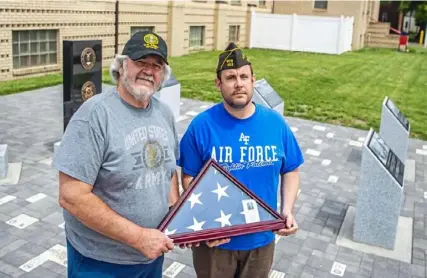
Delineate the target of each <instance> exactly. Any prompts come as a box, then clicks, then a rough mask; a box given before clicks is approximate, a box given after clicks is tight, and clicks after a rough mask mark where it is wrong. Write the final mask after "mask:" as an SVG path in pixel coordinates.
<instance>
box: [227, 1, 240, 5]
mask: <svg viewBox="0 0 427 278" xmlns="http://www.w3.org/2000/svg"><path fill="white" fill-rule="evenodd" d="M230 4H231V5H240V4H241V2H240V0H230Z"/></svg>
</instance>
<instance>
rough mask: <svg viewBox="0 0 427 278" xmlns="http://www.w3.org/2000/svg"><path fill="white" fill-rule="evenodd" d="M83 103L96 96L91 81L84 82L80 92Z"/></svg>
mask: <svg viewBox="0 0 427 278" xmlns="http://www.w3.org/2000/svg"><path fill="white" fill-rule="evenodd" d="M81 94H82V99H83V102H85V101H86V100H88V99H90V98H91V97H93V96H94V95H95V94H96V87H95V84H93V82H92V81H86V82H85V84H83V86H82V90H81Z"/></svg>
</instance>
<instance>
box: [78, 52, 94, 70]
mask: <svg viewBox="0 0 427 278" xmlns="http://www.w3.org/2000/svg"><path fill="white" fill-rule="evenodd" d="M80 62H81V64H82V66H83V68H84V69H86V70H90V69H92V68H93V66H95V63H96V54H95V51H94V50H93V49H92V48H90V47H86V48H85V49H83V51H82V54H81V55H80Z"/></svg>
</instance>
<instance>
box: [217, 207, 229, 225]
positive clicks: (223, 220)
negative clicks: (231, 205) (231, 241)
mask: <svg viewBox="0 0 427 278" xmlns="http://www.w3.org/2000/svg"><path fill="white" fill-rule="evenodd" d="M230 217H231V213H230V214H227V215H225V214H224V212H223V211H222V210H221V217H220V218H217V219H215V221H217V222H221V227H225V226H226V225H228V226H231V223H230Z"/></svg>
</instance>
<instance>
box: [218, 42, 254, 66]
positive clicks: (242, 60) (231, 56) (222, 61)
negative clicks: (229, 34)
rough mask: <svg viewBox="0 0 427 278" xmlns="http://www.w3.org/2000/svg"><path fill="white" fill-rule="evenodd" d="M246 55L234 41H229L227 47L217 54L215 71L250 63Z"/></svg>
mask: <svg viewBox="0 0 427 278" xmlns="http://www.w3.org/2000/svg"><path fill="white" fill-rule="evenodd" d="M250 64H251V62H249V60H248V57H246V54H245V53H243V51H242V50H241V49H240V48H238V47H237V45H235V44H234V43H230V44H229V45H228V46H227V48H226V49H225V50H224V51H223V52H222V53H221V54H220V55H219V58H218V66H217V68H216V72H220V71H222V70H225V69H237V68H240V67H243V66H245V65H250Z"/></svg>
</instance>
